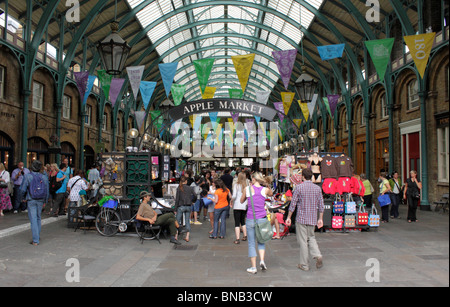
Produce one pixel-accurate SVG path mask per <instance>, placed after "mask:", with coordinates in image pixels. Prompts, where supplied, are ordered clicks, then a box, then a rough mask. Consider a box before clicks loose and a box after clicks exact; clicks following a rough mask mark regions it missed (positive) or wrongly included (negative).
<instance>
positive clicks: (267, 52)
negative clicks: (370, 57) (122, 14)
mask: <svg viewBox="0 0 450 307" xmlns="http://www.w3.org/2000/svg"><path fill="white" fill-rule="evenodd" d="M127 1H128V4H129V5H130V7H131V8H132V9H133V8H135V7H136V6H137V5H139V4H141V3H142V2H145V1H144V0H127ZM147 2H149V4H148V5H147V6H145V7H144V8H143V9H142V10H140V11H139V12H138V13H136V17H137V19H138V21H139V23H140V24H141V26H142V28H146V27H147V26H149V25H151V24H153V23H155V22H156V21H158V22H157V24H156V26H152V28H151V30H150V31H148V32H147V36H148V38H149V39H150V41H151V42H152V44H154V45H155V49H156V52H157V53H158V54H159V56H160V62H161V63H170V62H179V64H178V71H177V74H176V75H175V80H174V82H175V83H179V84H186V85H188V86H187V88H186V94H185V98H186V99H187V100H188V101H191V100H197V99H200V98H201V94H200V90H199V84H198V81H197V75H196V73H195V69H194V66H193V61H195V60H198V59H202V58H211V57H213V58H214V59H215V61H214V67H213V71H212V73H211V76H210V78H209V83H208V86H215V87H217V90H216V96H215V97H228V88H240V84H239V80H238V78H237V75H236V71H235V69H234V66H233V61H232V60H231V57H232V56H234V55H242V54H250V53H256V56H255V61H254V65H253V68H252V72H251V74H250V80H249V83H248V86H247V89H246V92H245V94H244V98H245V99H251V100H253V98H254V96H255V95H254V92H255V90H273V89H274V87H275V85H276V84H277V82H278V80H279V78H280V76H279V73H278V68H277V66H276V64H275V62H274V61H273V58H272V51H274V49H273V47H274V46H276V48H277V49H276V50H289V49H296V48H297V46H298V45H299V43H300V41H301V39H302V32H301V31H300V29H298V28H297V27H296V26H294V25H293V24H292V23H294V24H299V23H300V24H301V25H302V26H303V27H304V28H308V27H309V26H310V24H311V22H312V20H313V18H314V14H313V13H311V12H310V11H309V10H307V9H306V8H305V7H303V6H301V5H300V4H299V3H298V2H297V1H293V0H240V1H239V2H241V3H239V6H237V5H229V4H227V2H231V3H233V2H234V1H218V0H216V1H211V0H190V1H189V0H185V1H183V0H154V1H148V0H147ZM183 2H184V3H185V4H183ZM306 2H308V3H309V4H310V5H312V6H313V7H315V8H316V9H319V8H320V6H321V5H322V2H323V0H309V1H306ZM213 3H217V4H213ZM266 6H267V8H268V9H266ZM272 10H273V12H275V11H276V12H277V13H276V14H278V15H279V14H281V16H277V15H276V14H273V13H272ZM281 17H282V18H281ZM258 24H261V25H262V26H261V27H260V26H258ZM280 33H281V34H280ZM283 35H284V37H285V38H289V39H290V40H291V41H290V42H289V41H287V40H286V39H285V38H283V37H282V36H283ZM263 42H264V43H263ZM292 42H293V43H294V44H295V45H294V44H292ZM253 50H254V51H253Z"/></svg>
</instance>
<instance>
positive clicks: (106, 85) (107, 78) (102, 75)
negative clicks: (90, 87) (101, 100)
mask: <svg viewBox="0 0 450 307" xmlns="http://www.w3.org/2000/svg"><path fill="white" fill-rule="evenodd" d="M97 74H98V80H99V81H100V84H101V85H102V89H103V92H104V93H105V97H106V99H107V100H108V99H109V89H110V87H111V80H112V77H113V76H112V75H110V74H108V73H107V72H106V70H103V69H99V70H97Z"/></svg>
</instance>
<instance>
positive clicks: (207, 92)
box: [202, 86, 217, 99]
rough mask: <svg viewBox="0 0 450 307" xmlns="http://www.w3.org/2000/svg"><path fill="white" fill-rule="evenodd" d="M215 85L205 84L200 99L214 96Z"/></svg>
mask: <svg viewBox="0 0 450 307" xmlns="http://www.w3.org/2000/svg"><path fill="white" fill-rule="evenodd" d="M216 89H217V88H216V87H210V86H206V87H205V89H204V91H203V93H202V99H212V98H214V94H215V93H216Z"/></svg>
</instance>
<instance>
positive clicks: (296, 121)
mask: <svg viewBox="0 0 450 307" xmlns="http://www.w3.org/2000/svg"><path fill="white" fill-rule="evenodd" d="M292 121H293V122H294V124H295V125H296V126H297V128H299V129H300V125H301V124H302V119H293V120H292Z"/></svg>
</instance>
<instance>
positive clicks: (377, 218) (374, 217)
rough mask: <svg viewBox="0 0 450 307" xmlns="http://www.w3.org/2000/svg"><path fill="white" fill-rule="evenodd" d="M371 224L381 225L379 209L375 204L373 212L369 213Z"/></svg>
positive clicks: (374, 225)
mask: <svg viewBox="0 0 450 307" xmlns="http://www.w3.org/2000/svg"><path fill="white" fill-rule="evenodd" d="M369 226H370V227H379V226H380V216H379V215H378V212H377V209H376V208H375V206H374V205H373V206H372V212H371V213H370V214H369Z"/></svg>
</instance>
